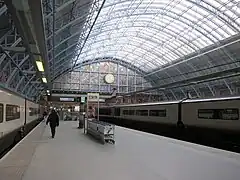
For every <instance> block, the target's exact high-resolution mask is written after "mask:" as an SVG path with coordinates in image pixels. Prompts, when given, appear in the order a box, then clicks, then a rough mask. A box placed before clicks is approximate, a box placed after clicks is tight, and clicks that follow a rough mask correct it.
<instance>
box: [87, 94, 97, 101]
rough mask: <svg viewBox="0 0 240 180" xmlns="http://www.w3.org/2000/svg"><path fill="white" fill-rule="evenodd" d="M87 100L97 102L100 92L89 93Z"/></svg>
mask: <svg viewBox="0 0 240 180" xmlns="http://www.w3.org/2000/svg"><path fill="white" fill-rule="evenodd" d="M87 100H88V101H89V102H97V101H98V100H99V93H88V94H87Z"/></svg>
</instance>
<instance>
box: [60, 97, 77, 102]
mask: <svg viewBox="0 0 240 180" xmlns="http://www.w3.org/2000/svg"><path fill="white" fill-rule="evenodd" d="M60 101H63V102H74V98H69V97H67V98H60Z"/></svg>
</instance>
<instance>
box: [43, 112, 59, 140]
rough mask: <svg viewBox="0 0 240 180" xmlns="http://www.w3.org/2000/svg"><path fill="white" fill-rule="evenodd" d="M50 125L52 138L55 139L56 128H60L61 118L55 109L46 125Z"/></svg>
mask: <svg viewBox="0 0 240 180" xmlns="http://www.w3.org/2000/svg"><path fill="white" fill-rule="evenodd" d="M48 123H50V128H51V133H52V138H54V137H55V132H56V127H57V126H59V117H58V114H57V112H56V111H55V110H54V109H53V110H52V112H51V114H50V115H49V116H48V119H47V122H46V124H47V125H48Z"/></svg>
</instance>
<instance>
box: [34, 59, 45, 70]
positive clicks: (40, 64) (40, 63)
mask: <svg viewBox="0 0 240 180" xmlns="http://www.w3.org/2000/svg"><path fill="white" fill-rule="evenodd" d="M36 64H37V67H38V70H39V71H40V72H43V71H44V68H43V63H42V61H36Z"/></svg>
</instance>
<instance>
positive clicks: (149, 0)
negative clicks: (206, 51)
mask: <svg viewBox="0 0 240 180" xmlns="http://www.w3.org/2000/svg"><path fill="white" fill-rule="evenodd" d="M239 17H240V7H239V4H238V3H237V2H236V1H231V0H204V1H199V0H193V1H187V0H115V1H112V0H106V2H105V4H104V6H103V9H102V11H101V12H100V14H99V17H98V19H97V21H96V23H95V26H94V27H93V29H92V31H91V33H90V36H89V38H88V40H87V42H86V44H85V46H84V48H83V50H82V51H81V54H80V56H79V59H77V63H80V62H81V61H85V60H92V59H95V58H103V57H109V56H110V57H113V58H117V59H122V60H124V61H127V62H129V63H132V64H134V65H136V66H137V67H139V68H140V69H142V70H144V71H151V70H152V69H154V68H158V67H159V66H161V65H164V64H166V63H168V62H172V61H175V60H177V59H179V58H182V57H184V56H186V55H189V54H190V53H194V52H195V51H198V50H200V49H201V48H204V47H206V46H209V45H212V44H213V43H216V42H217V41H220V40H223V39H225V38H228V37H230V36H233V35H235V34H237V33H239V31H240V22H239Z"/></svg>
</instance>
